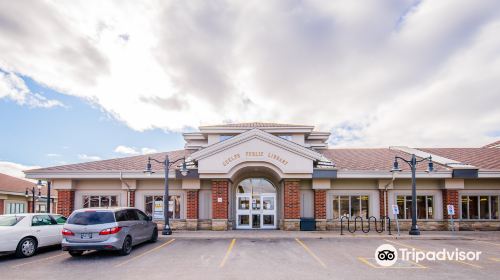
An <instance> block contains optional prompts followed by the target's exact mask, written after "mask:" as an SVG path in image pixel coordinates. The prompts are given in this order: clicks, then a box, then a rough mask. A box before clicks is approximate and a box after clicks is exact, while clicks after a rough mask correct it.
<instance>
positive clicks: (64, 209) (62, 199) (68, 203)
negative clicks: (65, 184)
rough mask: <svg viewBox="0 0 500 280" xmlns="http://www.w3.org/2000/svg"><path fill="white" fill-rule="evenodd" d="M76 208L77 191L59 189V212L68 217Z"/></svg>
mask: <svg viewBox="0 0 500 280" xmlns="http://www.w3.org/2000/svg"><path fill="white" fill-rule="evenodd" d="M73 210H75V191H73V190H57V213H58V214H61V215H63V216H66V217H68V216H69V215H71V213H72V212H73Z"/></svg>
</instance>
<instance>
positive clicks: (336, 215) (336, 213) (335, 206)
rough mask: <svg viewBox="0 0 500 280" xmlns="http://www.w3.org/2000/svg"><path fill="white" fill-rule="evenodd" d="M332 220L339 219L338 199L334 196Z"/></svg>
mask: <svg viewBox="0 0 500 280" xmlns="http://www.w3.org/2000/svg"><path fill="white" fill-rule="evenodd" d="M333 218H334V219H339V218H340V214H339V197H338V196H337V195H336V196H334V197H333Z"/></svg>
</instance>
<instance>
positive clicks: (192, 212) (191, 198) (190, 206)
mask: <svg viewBox="0 0 500 280" xmlns="http://www.w3.org/2000/svg"><path fill="white" fill-rule="evenodd" d="M186 192H187V218H188V219H198V190H187V191H186Z"/></svg>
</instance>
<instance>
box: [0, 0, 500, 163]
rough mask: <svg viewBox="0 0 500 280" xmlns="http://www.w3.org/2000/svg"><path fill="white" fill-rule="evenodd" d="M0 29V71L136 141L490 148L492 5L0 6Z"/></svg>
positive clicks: (495, 119)
mask: <svg viewBox="0 0 500 280" xmlns="http://www.w3.org/2000/svg"><path fill="white" fill-rule="evenodd" d="M19 14H23V15H24V17H18V16H17V15H19ZM0 18H2V23H0V53H2V58H1V59H0V69H4V71H8V73H19V74H21V75H26V76H29V77H31V78H33V79H35V80H36V81H38V82H39V83H42V84H43V85H46V86H48V87H51V88H54V89H56V90H58V91H60V92H63V93H65V94H69V95H74V96H79V97H82V98H84V99H86V100H90V101H91V102H94V103H96V104H98V105H99V106H101V107H102V108H103V109H104V110H106V111H107V112H109V113H110V114H112V115H113V116H114V117H116V118H117V119H118V120H121V121H123V122H124V123H126V124H127V125H128V126H130V127H131V128H133V129H136V130H140V131H142V130H146V129H151V128H164V129H168V130H182V129H184V128H186V127H196V126H198V125H199V124H202V123H203V124H209V123H212V124H213V123H220V122H228V121H234V122H237V121H255V120H262V121H276V122H291V123H305V124H315V125H318V126H319V127H320V128H321V129H328V130H332V131H333V132H334V136H333V139H334V140H333V143H334V144H336V145H340V146H347V145H356V146H360V145H363V146H365V145H376V146H387V145H391V144H406V145H426V146H436V145H439V146H444V145H462V146H463V145H482V144H484V143H488V142H492V140H493V139H494V138H495V136H496V137H498V135H499V134H500V131H499V127H500V116H499V115H500V109H499V107H498V106H495V105H496V104H499V103H500V95H499V94H498V92H499V91H500V84H499V83H498V77H497V76H495V75H498V73H500V53H499V52H498V51H496V50H498V49H500V40H499V39H498V36H497V33H498V32H497V30H499V25H500V2H498V1H494V0H485V1H480V2H478V1H458V2H457V1H452V0H443V1H414V0H405V1H397V2H396V3H395V2H394V1H364V2H359V1H344V2H338V1H272V2H270V3H266V5H261V4H260V3H253V2H248V1H243V2H236V1H209V2H207V1H200V2H190V1H189V2H187V1H158V2H145V1H134V2H127V3H123V1H115V2H112V1H106V2H105V3H103V4H102V5H100V7H99V9H97V10H96V9H95V4H94V3H93V2H91V1H71V2H41V1H37V2H29V3H27V2H26V3H25V2H23V1H3V2H1V3H0ZM25 19H29V20H25ZM55 58H57V59H55ZM134 152H135V153H136V154H139V153H144V151H142V150H141V151H140V150H139V149H136V148H134Z"/></svg>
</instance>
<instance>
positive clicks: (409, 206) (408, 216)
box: [405, 195, 412, 219]
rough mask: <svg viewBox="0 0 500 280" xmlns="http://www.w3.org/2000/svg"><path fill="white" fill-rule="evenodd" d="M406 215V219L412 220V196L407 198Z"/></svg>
mask: <svg viewBox="0 0 500 280" xmlns="http://www.w3.org/2000/svg"><path fill="white" fill-rule="evenodd" d="M405 213H406V217H405V219H411V213H412V200H411V196H410V195H407V196H406V209H405Z"/></svg>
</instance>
